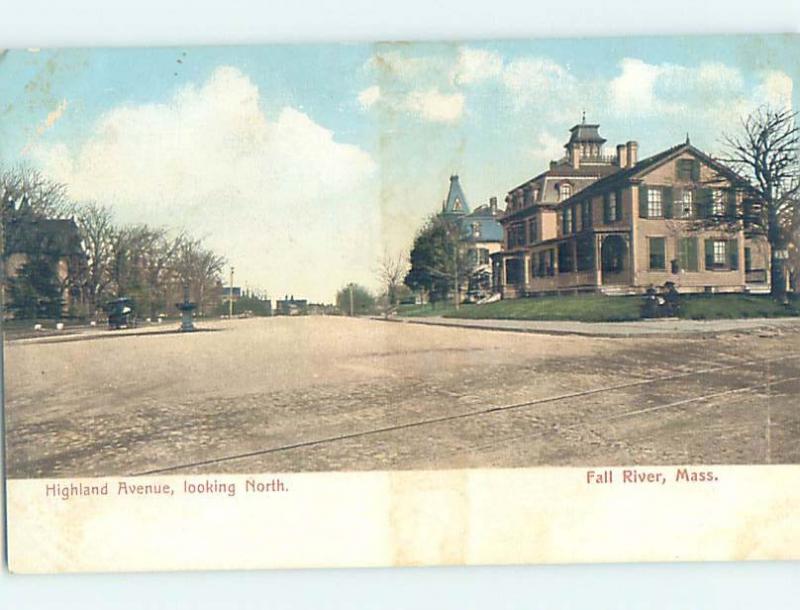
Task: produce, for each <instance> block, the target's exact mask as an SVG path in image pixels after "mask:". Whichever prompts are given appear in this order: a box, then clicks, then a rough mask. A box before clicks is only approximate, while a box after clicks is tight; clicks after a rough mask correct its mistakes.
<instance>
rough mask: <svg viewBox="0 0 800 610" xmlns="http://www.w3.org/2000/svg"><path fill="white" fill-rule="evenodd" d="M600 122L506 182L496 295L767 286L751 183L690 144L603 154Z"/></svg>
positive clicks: (581, 128)
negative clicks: (531, 171) (540, 167)
mask: <svg viewBox="0 0 800 610" xmlns="http://www.w3.org/2000/svg"><path fill="white" fill-rule="evenodd" d="M598 127H599V126H598V125H587V124H585V123H581V124H579V125H575V126H574V127H573V128H572V129H571V130H570V139H569V141H568V142H567V143H566V144H565V145H564V147H565V149H566V155H565V156H564V158H562V159H560V160H558V161H553V162H551V164H550V168H549V169H548V170H547V171H545V172H542V173H541V174H539V175H537V176H535V177H534V178H531V179H530V180H528V181H527V182H525V183H523V184H521V185H519V186H517V187H515V188H514V189H512V190H511V191H510V192H509V194H508V197H507V198H506V201H507V203H508V205H507V209H506V213H505V215H504V216H503V217H502V219H501V221H500V222H501V223H502V226H503V229H504V242H505V243H504V247H503V249H502V251H501V252H500V253H499V254H497V255H495V256H494V272H495V276H496V277H497V280H498V281H497V287H498V288H499V289H500V290H501V292H502V294H503V297H504V298H505V297H516V296H526V295H537V294H552V293H561V292H567V293H575V292H600V293H605V294H633V293H642V292H644V291H645V290H647V288H648V287H650V286H661V285H663V284H665V283H666V282H673V283H674V284H675V285H676V286H677V287H678V290H679V291H681V292H768V291H769V276H770V273H769V264H770V249H769V243H768V242H767V239H766V236H765V235H764V234H763V233H762V232H760V231H758V230H755V229H754V228H753V227H750V226H748V223H747V222H746V218H747V213H746V212H747V209H748V206H749V205H750V202H749V201H748V197H747V196H746V193H747V185H746V182H745V181H744V180H743V179H742V178H741V177H740V176H738V175H737V174H735V173H734V172H733V171H732V170H730V169H729V168H727V167H725V166H724V165H723V164H721V163H719V162H718V161H716V160H714V159H712V158H711V157H709V156H708V155H706V154H705V153H703V152H702V151H700V150H698V149H697V148H695V147H694V146H692V145H691V144H690V142H689V139H688V137H687V139H686V142H685V143H682V144H679V145H677V146H673V147H671V148H669V149H667V150H664V151H662V152H660V153H658V154H655V155H653V156H651V157H648V158H646V159H643V160H641V161H640V160H639V159H638V144H637V142H634V141H629V142H627V143H625V144H620V145H618V146H617V147H616V154H615V155H606V154H605V153H604V152H603V144H604V143H605V139H604V138H602V137H601V136H600V134H599V132H598Z"/></svg>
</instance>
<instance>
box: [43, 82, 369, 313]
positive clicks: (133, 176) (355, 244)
mask: <svg viewBox="0 0 800 610" xmlns="http://www.w3.org/2000/svg"><path fill="white" fill-rule="evenodd" d="M33 154H34V155H35V156H36V157H37V158H38V159H39V161H40V162H41V164H42V166H43V168H44V169H45V170H46V171H47V172H48V173H49V174H50V175H51V176H52V177H53V178H55V179H57V180H60V181H63V182H65V183H66V184H67V185H68V186H69V188H70V192H71V194H72V196H73V197H75V198H77V199H96V200H98V201H100V202H103V203H108V204H112V205H113V206H114V209H115V211H116V212H117V215H118V217H119V218H120V220H122V221H127V222H149V223H153V224H158V225H172V226H178V227H183V228H186V229H188V230H190V231H192V232H194V233H195V234H198V235H208V240H209V244H210V245H212V246H213V247H214V248H215V249H216V250H217V251H219V252H220V253H221V254H223V255H225V256H227V257H228V258H229V259H230V260H231V262H232V263H233V264H235V265H236V267H237V269H238V270H239V271H240V272H241V275H240V277H242V278H243V281H244V280H247V281H249V283H250V285H251V286H262V287H264V288H266V289H268V290H272V291H275V292H276V293H277V292H280V293H281V294H282V293H283V292H294V293H295V294H297V295H300V294H306V295H308V296H310V297H311V298H318V299H319V298H323V299H328V300H330V299H331V298H332V293H333V291H334V290H335V289H336V288H337V287H338V286H339V285H340V284H341V283H343V282H344V281H346V280H348V279H351V278H353V274H356V279H357V278H358V275H357V274H358V273H359V270H361V273H362V276H361V277H365V276H366V277H370V276H371V272H370V271H369V265H370V263H371V260H373V259H372V258H370V254H369V248H370V247H371V246H370V240H371V239H372V236H374V235H377V234H378V233H379V228H378V227H377V226H376V225H378V224H379V222H380V219H379V217H378V216H377V215H376V212H375V208H376V206H374V204H373V202H374V198H373V196H372V193H371V190H370V189H371V186H370V185H369V183H368V180H367V179H368V178H369V177H370V175H371V174H372V173H373V171H374V169H375V163H374V162H373V160H372V159H371V157H370V156H369V155H368V154H367V153H365V152H364V151H363V150H361V149H359V148H358V147H356V146H352V145H348V144H342V143H339V142H337V141H336V140H335V139H334V135H333V133H332V132H331V131H329V130H328V129H325V128H324V127H322V126H321V125H318V124H317V123H315V122H314V121H313V120H312V119H311V118H310V117H309V116H307V115H306V114H304V113H302V112H300V111H298V110H296V109H293V108H290V107H286V108H284V109H283V110H281V111H280V112H279V113H278V115H277V117H274V118H271V117H267V116H266V115H265V114H264V112H263V110H262V109H261V94H260V92H259V90H258V88H257V87H256V86H255V85H254V84H253V82H252V81H251V80H250V79H249V78H248V77H247V76H246V75H245V74H243V73H242V72H241V71H240V70H238V69H236V68H232V67H222V68H219V69H217V70H216V71H215V72H214V73H213V74H212V75H211V76H210V78H209V79H208V80H207V81H206V82H205V83H203V84H202V85H200V86H196V85H191V86H187V87H185V88H183V89H180V90H179V91H177V92H176V93H175V95H174V96H173V97H172V99H170V100H169V101H168V102H166V103H162V104H145V105H138V106H133V105H129V106H121V107H117V108H114V109H112V110H110V111H108V112H106V113H105V114H104V115H102V116H101V117H100V118H99V119H98V120H97V122H96V123H95V125H94V127H93V129H92V131H91V133H90V134H89V135H88V138H87V139H86V141H85V142H84V143H83V144H82V145H79V146H67V145H65V144H63V143H57V144H54V145H48V146H38V147H35V148H34V150H33ZM376 247H377V246H376ZM311 270H313V271H311ZM348 273H349V274H350V275H348Z"/></svg>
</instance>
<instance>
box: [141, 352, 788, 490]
mask: <svg viewBox="0 0 800 610" xmlns="http://www.w3.org/2000/svg"><path fill="white" fill-rule="evenodd" d="M798 359H800V354H789V355H781V356H778V357H774V358H760V359H756V360H744V361H738V362H734V363H730V364H724V365H717V366H711V367H705V368H702V369H698V370H693V371H681V372H676V373H671V374H667V375H661V376H658V377H647V378H643V379H636V380H633V381H626V382H624V383H619V384H612V385H606V386H601V387H597V388H590V389H587V390H580V391H575V392H567V393H563V394H558V395H554V396H547V397H542V398H537V399H535V400H530V401H524V402H517V403H512V404H506V405H495V406H488V407H483V408H480V409H474V410H472V411H468V412H466V413H456V414H450V415H443V416H439V417H431V418H426V419H421V420H416V421H410V422H404V423H398V424H393V425H386V426H381V427H377V428H371V429H369V430H361V431H355V432H351V433H346V434H338V435H331V436H327V437H322V438H316V439H310V440H304V441H297V442H294V443H287V444H283V445H279V446H275V447H266V448H263V449H257V450H253V451H247V452H241V453H236V454H229V455H223V456H219V457H214V458H209V459H204V460H196V461H192V462H185V463H181V464H175V465H172V466H166V467H163V468H156V469H151V470H147V471H143V472H137V473H133V475H132V476H146V475H156V474H167V473H172V472H177V471H181V470H186V469H193V468H201V467H205V466H212V465H215V464H221V463H227V462H233V461H238V460H246V459H250V458H255V457H261V456H266V455H270V454H277V453H282V452H290V451H295V450H300V449H307V448H313V447H319V446H324V445H333V444H335V443H340V442H345V441H351V440H354V439H361V438H365V437H370V436H376V435H381V434H390V433H394V432H400V431H404V430H410V429H414V428H421V427H424V426H435V425H437V424H443V423H448V422H456V421H459V420H468V419H470V418H478V417H484V416H491V415H493V414H499V413H508V412H513V411H519V410H523V409H528V408H533V407H538V406H541V405H546V404H552V403H557V402H559V401H567V400H572V399H580V398H583V397H589V396H596V395H601V394H603V393H610V392H615V391H620V390H626V389H631V388H637V387H645V386H648V385H654V384H659V383H668V382H673V381H677V380H682V379H689V378H691V377H695V376H698V375H707V374H711V373H720V372H725V371H733V370H736V369H742V368H751V367H753V366H758V365H766V366H768V367H769V365H771V364H772V363H775V362H786V361H796V360H798ZM798 379H800V376H788V377H782V378H777V379H769V380H767V381H760V382H758V383H755V384H751V385H745V386H742V387H736V388H727V389H724V390H720V391H716V392H711V393H705V394H701V395H697V396H690V397H688V398H683V399H680V400H677V401H669V402H667V403H663V404H658V405H653V406H650V407H645V408H639V409H630V410H628V411H623V412H620V413H614V414H611V415H607V416H605V417H600V418H592V419H587V420H585V421H581V422H578V423H573V424H569V425H567V426H563V427H562V426H559V427H558V429H557V430H555V431H545V432H542V433H539V434H535V433H534V434H525V435H519V436H516V437H513V438H503V439H498V440H497V441H496V442H493V443H490V444H486V445H481V446H480V447H473V448H472V449H473V450H475V449H478V450H480V449H483V448H491V447H493V446H496V445H499V444H501V443H507V442H513V441H514V440H520V439H521V438H532V437H537V436H546V435H547V434H554V433H555V434H557V433H558V432H559V431H564V430H570V429H575V428H579V427H581V426H586V425H590V424H592V423H602V422H609V421H614V420H618V419H624V418H633V417H639V416H646V415H649V414H652V413H655V412H659V411H664V410H668V409H676V408H679V407H681V406H685V405H691V404H697V403H702V402H703V401H708V400H712V399H714V398H720V397H725V396H728V395H735V394H741V393H745V392H752V391H756V390H758V389H761V388H765V387H769V386H775V385H779V384H782V383H788V382H790V381H796V380H798Z"/></svg>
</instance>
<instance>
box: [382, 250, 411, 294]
mask: <svg viewBox="0 0 800 610" xmlns="http://www.w3.org/2000/svg"><path fill="white" fill-rule="evenodd" d="M407 272H408V262H407V260H406V257H405V255H403V254H402V253H401V254H396V255H394V256H393V255H391V254H389V252H384V253H383V256H382V257H381V259H380V260H379V261H378V278H379V279H380V282H381V284H382V285H383V287H384V289H385V290H386V298H387V301H388V306H389V308H392V307H396V306H397V299H398V289H399V288H400V286H402V285H403V278H405V276H406V273H407Z"/></svg>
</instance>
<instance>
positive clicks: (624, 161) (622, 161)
mask: <svg viewBox="0 0 800 610" xmlns="http://www.w3.org/2000/svg"><path fill="white" fill-rule="evenodd" d="M617 165H618V166H619V167H627V165H628V149H627V148H626V146H625V145H624V144H617Z"/></svg>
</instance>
